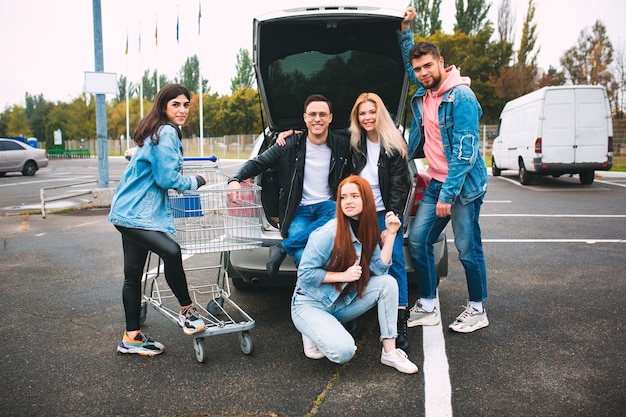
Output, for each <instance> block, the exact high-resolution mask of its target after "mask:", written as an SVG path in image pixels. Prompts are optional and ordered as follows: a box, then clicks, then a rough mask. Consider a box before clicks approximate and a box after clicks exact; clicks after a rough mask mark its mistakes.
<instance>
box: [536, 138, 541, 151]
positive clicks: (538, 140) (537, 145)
mask: <svg viewBox="0 0 626 417" xmlns="http://www.w3.org/2000/svg"><path fill="white" fill-rule="evenodd" d="M535 153H541V138H537V139H536V140H535Z"/></svg>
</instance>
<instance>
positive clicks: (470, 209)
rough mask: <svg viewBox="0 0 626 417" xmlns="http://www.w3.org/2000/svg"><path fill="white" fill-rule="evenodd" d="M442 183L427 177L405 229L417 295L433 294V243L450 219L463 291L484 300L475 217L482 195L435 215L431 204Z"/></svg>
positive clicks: (482, 259) (481, 256) (484, 278)
mask: <svg viewBox="0 0 626 417" xmlns="http://www.w3.org/2000/svg"><path fill="white" fill-rule="evenodd" d="M442 185H443V183H441V182H439V181H436V180H431V182H430V185H429V186H428V187H427V188H426V191H425V192H424V197H423V198H422V201H421V202H420V205H419V207H418V209H417V215H416V216H415V220H414V221H413V224H412V226H411V229H410V230H409V246H410V248H411V259H412V260H413V267H414V269H415V273H416V275H417V292H418V295H419V297H420V298H436V297H437V270H436V268H435V255H434V251H433V244H434V243H435V242H436V241H437V237H439V234H440V233H441V232H442V231H443V229H444V228H445V227H446V225H447V224H448V222H449V221H452V231H453V232H454V245H455V246H456V248H457V250H458V251H459V260H460V261H461V263H462V264H463V268H464V269H465V279H466V281H467V291H468V293H469V300H470V301H485V300H486V299H487V268H486V265H485V256H484V254H483V244H482V238H481V234H480V225H479V224H478V218H479V216H480V207H481V205H482V202H483V197H482V196H481V197H479V198H477V199H476V200H474V201H472V202H470V203H468V204H465V205H464V204H461V203H460V202H459V201H457V202H455V203H454V204H453V205H452V208H451V210H450V216H448V217H437V215H436V213H435V207H436V205H437V200H438V198H439V192H440V191H441V187H442Z"/></svg>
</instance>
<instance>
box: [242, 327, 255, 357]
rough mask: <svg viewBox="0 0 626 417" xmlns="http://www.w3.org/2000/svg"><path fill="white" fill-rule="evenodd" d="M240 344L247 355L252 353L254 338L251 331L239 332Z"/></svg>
mask: <svg viewBox="0 0 626 417" xmlns="http://www.w3.org/2000/svg"><path fill="white" fill-rule="evenodd" d="M239 346H240V347H241V351H242V352H243V353H245V354H246V355H250V354H252V352H253V351H254V340H252V336H251V335H250V333H248V332H247V331H245V332H241V333H239Z"/></svg>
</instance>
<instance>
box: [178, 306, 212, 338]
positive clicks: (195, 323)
mask: <svg viewBox="0 0 626 417" xmlns="http://www.w3.org/2000/svg"><path fill="white" fill-rule="evenodd" d="M178 325H179V326H180V327H182V328H183V332H184V333H185V334H186V335H192V334H196V333H200V332H203V331H204V329H206V324H204V320H202V317H200V313H198V309H197V308H196V307H194V306H193V305H190V306H189V307H187V308H186V309H184V310H183V311H182V312H181V313H180V314H179V315H178Z"/></svg>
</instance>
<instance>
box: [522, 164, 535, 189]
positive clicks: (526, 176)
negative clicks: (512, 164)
mask: <svg viewBox="0 0 626 417" xmlns="http://www.w3.org/2000/svg"><path fill="white" fill-rule="evenodd" d="M532 181H533V174H531V173H530V172H528V171H527V170H526V167H525V166H524V162H523V161H520V162H519V182H520V184H522V185H530V183H531V182H532Z"/></svg>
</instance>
